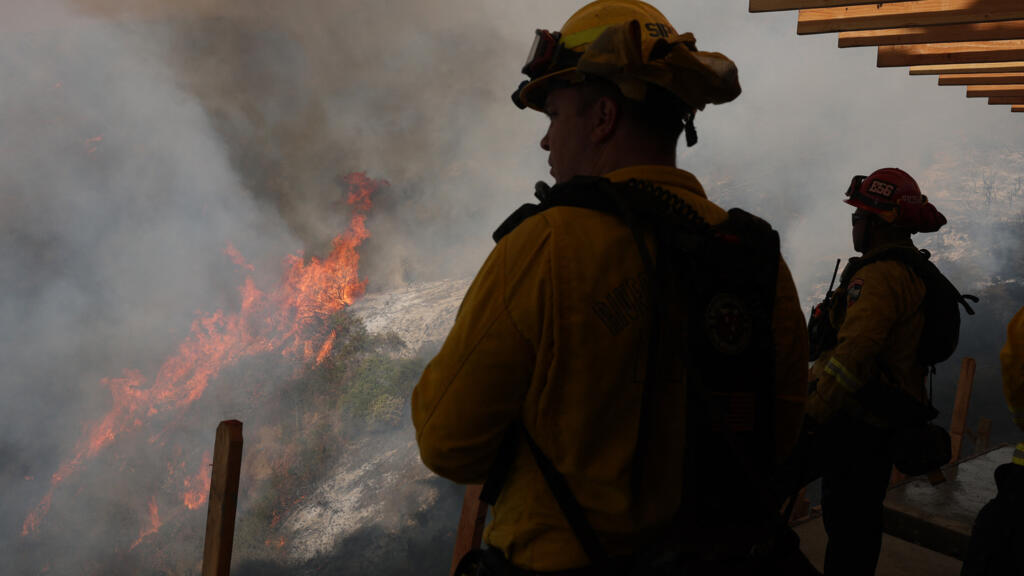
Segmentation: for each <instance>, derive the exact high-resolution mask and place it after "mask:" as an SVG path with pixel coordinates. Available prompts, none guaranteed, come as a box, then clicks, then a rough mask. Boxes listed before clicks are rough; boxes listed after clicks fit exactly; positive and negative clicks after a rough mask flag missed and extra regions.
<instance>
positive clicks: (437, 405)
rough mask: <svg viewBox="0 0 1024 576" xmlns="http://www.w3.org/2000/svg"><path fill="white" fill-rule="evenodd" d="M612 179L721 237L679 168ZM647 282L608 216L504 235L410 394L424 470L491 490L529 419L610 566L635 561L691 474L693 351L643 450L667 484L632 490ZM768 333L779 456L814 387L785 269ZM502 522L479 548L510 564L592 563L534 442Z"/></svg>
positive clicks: (505, 497)
mask: <svg viewBox="0 0 1024 576" xmlns="http://www.w3.org/2000/svg"><path fill="white" fill-rule="evenodd" d="M607 177H608V178H609V179H611V180H613V181H624V180H628V179H631V178H638V179H643V180H647V181H651V182H653V183H655V184H657V185H658V186H661V187H663V188H665V189H667V190H670V191H671V192H673V193H675V194H677V195H678V196H679V197H680V198H682V199H683V200H684V201H685V202H686V203H687V204H689V205H690V206H692V207H693V208H694V209H695V210H696V211H697V212H698V213H699V214H700V216H702V217H703V218H704V219H705V220H707V221H708V222H710V223H712V224H714V223H718V222H721V221H723V220H724V219H725V218H726V212H725V211H724V210H722V209H721V208H719V207H718V206H716V205H715V204H713V203H711V202H710V201H708V200H707V198H706V197H705V195H704V191H703V189H702V188H701V186H700V183H699V182H698V181H697V179H696V178H694V177H693V176H692V175H691V174H689V173H687V172H684V171H682V170H678V169H675V168H670V167H656V166H636V167H631V168H627V169H623V170H619V171H616V172H613V173H611V174H608V175H607ZM645 283H646V277H645V273H644V267H643V264H642V262H641V260H640V258H639V256H638V252H637V248H636V244H635V242H634V240H633V237H632V234H631V232H630V230H629V229H628V228H627V227H626V226H625V225H624V224H622V223H621V222H620V221H619V220H618V219H617V218H615V217H614V216H611V215H608V214H604V213H600V212H597V211H593V210H587V209H583V208H575V207H565V206H562V207H555V208H551V209H548V210H546V211H544V212H543V213H541V214H539V215H536V216H534V217H532V218H529V219H527V220H526V221H525V222H523V223H522V224H521V225H519V227H517V228H516V229H515V230H514V231H513V232H511V233H510V234H508V235H507V236H506V237H505V238H503V239H502V240H501V241H500V242H499V243H498V245H497V246H496V247H495V249H494V251H493V252H492V253H491V255H490V256H489V257H488V259H487V261H486V262H485V263H484V265H483V267H482V268H481V270H480V272H479V273H478V274H477V277H476V279H475V280H474V281H473V284H472V285H471V286H470V288H469V291H468V292H467V294H466V297H465V300H464V301H463V304H462V308H461V310H460V312H459V314H458V317H457V318H456V321H455V325H454V326H453V328H452V330H451V333H450V334H449V336H448V338H447V340H446V341H445V343H444V345H443V347H442V348H441V351H440V352H439V353H438V355H437V356H436V357H435V358H434V359H433V360H432V361H431V362H430V364H429V365H428V366H427V368H426V370H425V371H424V373H423V376H422V378H421V380H420V382H419V384H418V385H417V386H416V389H415V390H414V392H413V397H412V417H413V422H414V424H415V426H416V438H417V441H418V442H419V447H420V454H421V458H422V460H423V462H424V464H426V465H427V466H428V467H429V468H430V469H432V470H434V471H435V472H437V473H438V474H439V475H441V476H444V477H446V478H450V479H452V480H454V481H456V482H460V483H479V482H482V481H484V479H485V478H486V477H487V473H488V471H489V469H490V467H491V464H492V463H493V462H494V460H495V457H496V455H497V452H498V446H499V444H500V443H501V440H502V437H503V435H504V433H505V431H506V429H507V428H508V427H509V425H510V424H512V423H513V422H514V421H515V420H516V419H517V418H521V419H522V421H523V423H524V425H525V427H526V429H527V430H528V431H529V433H530V435H531V436H532V437H533V438H534V439H535V440H536V442H537V444H538V445H539V446H540V448H541V449H542V450H543V451H544V453H545V454H546V455H547V456H548V457H549V458H550V459H551V461H552V462H553V463H554V464H555V466H556V467H557V468H558V470H559V471H560V472H561V473H562V474H563V475H564V476H565V477H566V479H567V481H568V483H569V486H570V488H571V489H572V492H573V494H574V495H575V497H576V499H577V500H578V501H579V502H580V504H581V506H582V507H583V508H584V510H585V511H586V513H587V518H588V520H589V521H590V523H591V525H592V526H593V527H594V529H595V531H596V532H597V533H598V534H599V536H600V537H601V539H602V543H603V544H604V546H605V548H606V550H607V551H608V553H609V554H610V555H620V554H628V553H629V552H631V551H632V550H634V549H635V548H636V546H637V544H638V542H639V540H640V538H641V536H640V533H641V531H642V530H645V529H649V528H651V527H655V526H661V525H664V524H665V523H667V522H668V521H669V520H670V518H671V517H672V515H673V514H674V513H675V511H676V509H677V508H678V505H679V499H680V486H681V483H682V477H683V474H682V468H683V465H682V460H683V448H684V442H685V439H684V437H683V435H684V431H685V418H683V417H681V416H683V415H685V405H684V398H685V387H684V386H683V384H684V381H685V366H684V365H683V357H684V354H676V355H666V356H669V357H667V358H664V360H663V362H664V363H665V364H666V366H665V367H664V369H663V370H662V373H663V374H670V375H674V376H672V377H668V378H666V379H665V380H663V381H659V382H658V383H657V388H658V396H657V397H658V401H657V402H655V403H654V404H653V406H652V411H653V417H654V419H655V423H654V425H653V426H652V430H653V431H654V433H653V434H652V438H653V440H652V442H651V445H650V446H649V447H648V448H647V454H649V455H650V457H649V458H648V459H647V460H648V461H649V462H648V463H649V466H648V467H647V468H648V469H654V470H656V471H657V473H656V474H647V475H646V476H645V484H644V490H643V496H642V497H641V499H642V501H640V502H637V501H635V500H634V493H633V492H632V491H631V489H630V477H631V469H632V460H633V453H634V448H635V446H636V437H637V430H638V428H639V418H640V404H641V403H640V398H641V392H642V383H643V379H644V374H643V372H644V370H645V363H644V358H645V356H646V353H647V349H646V336H647V334H648V332H649V329H648V325H647V321H646V315H645V310H646V298H647V296H646V290H645V288H644V286H645ZM774 323H775V324H774V329H775V345H776V349H777V362H776V382H777V383H778V385H777V390H776V392H777V396H776V397H777V418H776V425H777V436H776V437H777V438H778V439H779V443H778V444H779V446H778V450H777V452H778V454H777V457H778V458H781V457H782V455H784V454H785V453H787V452H788V451H789V449H790V447H791V446H792V445H793V444H794V443H795V439H796V437H797V433H798V429H799V426H800V422H801V419H802V417H803V401H804V399H805V390H806V377H807V333H806V327H805V324H804V318H803V314H802V312H801V310H800V304H799V301H798V299H797V294H796V288H795V287H794V285H793V280H792V277H791V275H790V273H789V270H788V269H787V267H786V266H785V264H784V263H781V262H780V266H779V276H778V288H777V297H776V305H775V312H774ZM668 346H671V343H670V344H668ZM668 349H672V348H671V347H669V348H668ZM493 512H494V520H493V522H492V523H491V524H490V526H488V528H487V532H486V535H485V539H486V541H487V542H488V544H490V545H491V546H495V547H498V548H501V549H502V550H504V551H505V552H506V553H507V554H508V556H509V558H510V560H511V561H512V562H513V563H514V564H516V565H518V566H520V567H523V568H528V569H532V570H538V571H555V570H567V569H571V568H575V567H580V566H584V565H586V564H588V560H587V557H586V555H585V554H584V552H583V550H582V549H581V547H580V545H579V544H578V542H577V540H576V537H575V536H574V535H573V533H572V531H571V530H570V528H569V526H568V524H567V522H566V520H565V518H564V517H563V515H562V512H561V511H560V510H559V508H558V505H557V503H556V502H555V500H554V498H553V497H552V495H551V493H550V491H549V489H548V486H547V485H546V484H545V481H544V479H543V477H542V476H541V474H540V471H539V469H538V467H537V465H536V463H535V461H534V459H533V457H532V455H531V454H530V452H529V449H528V448H527V447H526V445H525V443H521V445H520V447H519V453H518V456H517V459H516V460H515V462H514V463H513V465H512V468H511V470H510V472H509V475H508V478H507V479H506V481H505V484H504V487H503V488H502V492H501V495H500V497H499V499H498V501H497V504H496V505H495V508H494V511H493ZM451 521H452V522H455V518H452V519H451Z"/></svg>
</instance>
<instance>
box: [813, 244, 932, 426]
mask: <svg viewBox="0 0 1024 576" xmlns="http://www.w3.org/2000/svg"><path fill="white" fill-rule="evenodd" d="M906 245H908V246H912V244H910V242H909V241H907V242H906ZM890 247H891V246H882V247H879V248H877V249H875V250H872V251H871V252H869V253H867V254H865V255H864V257H865V258H868V257H870V256H872V255H874V254H877V253H878V252H881V251H882V250H885V249H887V248H890ZM924 293H925V285H924V282H923V281H922V280H921V279H920V278H918V277H917V275H916V274H914V272H913V271H911V270H910V268H909V267H907V266H906V265H905V264H903V263H901V262H897V261H894V260H882V261H878V262H873V263H871V264H868V265H866V266H864V267H863V268H861V269H860V270H858V271H857V272H856V273H855V274H854V277H853V278H851V279H850V281H849V283H848V285H847V286H845V288H844V289H841V290H839V291H837V292H836V296H835V298H836V299H837V300H838V299H845V302H846V310H845V314H844V313H842V312H840V313H839V314H837V315H836V316H834V317H833V318H832V322H833V324H834V325H836V326H837V327H838V336H837V343H836V346H835V348H833V349H832V350H827V351H825V352H824V353H822V355H821V356H820V357H819V358H818V360H817V361H816V362H815V364H814V366H813V367H812V369H811V375H812V379H817V381H818V382H817V387H816V389H815V391H814V392H812V393H811V395H810V397H809V398H808V399H807V413H808V414H809V415H810V416H811V417H812V418H814V419H815V420H816V421H818V422H819V423H822V422H825V421H827V420H829V419H830V418H831V417H832V416H833V415H834V414H836V413H843V414H845V415H847V416H852V417H854V418H858V419H863V420H865V421H867V422H869V423H871V424H875V425H880V426H884V425H887V424H889V422H887V421H885V420H883V419H880V417H879V416H878V415H877V414H874V413H873V412H872V411H871V409H870V407H868V406H864V404H863V403H862V402H861V398H860V395H859V393H860V392H861V391H862V390H863V389H864V388H865V387H866V386H876V385H881V386H893V387H896V388H899V389H901V390H903V391H904V392H906V393H907V394H909V395H910V396H911V397H912V398H913V399H915V400H918V401H920V402H927V393H926V391H925V378H926V375H927V369H926V368H925V367H924V366H923V365H921V364H920V363H919V362H918V360H917V345H918V341H919V340H920V339H921V332H922V330H923V329H924V313H923V309H922V308H923V303H924ZM838 309H839V310H841V309H842V307H839V308H838Z"/></svg>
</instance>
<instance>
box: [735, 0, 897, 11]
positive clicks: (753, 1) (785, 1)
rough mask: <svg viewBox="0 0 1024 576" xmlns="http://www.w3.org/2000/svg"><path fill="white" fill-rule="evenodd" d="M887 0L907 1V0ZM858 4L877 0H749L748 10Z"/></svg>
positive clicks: (876, 2) (872, 2) (876, 0)
mask: <svg viewBox="0 0 1024 576" xmlns="http://www.w3.org/2000/svg"><path fill="white" fill-rule="evenodd" d="M887 1H890V2H907V1H909V0H887ZM859 4H878V0H750V11H751V12H778V11H782V10H800V9H803V8H832V7H835V6H856V5H859Z"/></svg>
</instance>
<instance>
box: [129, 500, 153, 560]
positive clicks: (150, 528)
mask: <svg viewBox="0 0 1024 576" xmlns="http://www.w3.org/2000/svg"><path fill="white" fill-rule="evenodd" d="M158 530H160V510H159V509H158V508H157V506H156V498H155V497H154V498H150V499H149V526H147V527H145V528H143V529H142V532H141V533H140V534H139V537H138V539H136V540H135V542H133V543H132V546H131V548H129V550H134V549H135V547H136V546H138V545H139V544H141V543H142V539H143V538H145V537H146V536H149V535H150V534H156V533H157V531H158Z"/></svg>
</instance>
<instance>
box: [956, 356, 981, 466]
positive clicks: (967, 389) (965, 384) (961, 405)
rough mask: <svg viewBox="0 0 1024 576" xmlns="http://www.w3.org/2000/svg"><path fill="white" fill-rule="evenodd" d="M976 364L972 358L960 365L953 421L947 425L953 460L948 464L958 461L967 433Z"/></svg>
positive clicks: (965, 359) (966, 359)
mask: <svg viewBox="0 0 1024 576" xmlns="http://www.w3.org/2000/svg"><path fill="white" fill-rule="evenodd" d="M976 367H977V363H976V362H975V361H974V358H964V360H963V362H961V363H960V379H959V380H958V381H957V384H956V400H955V401H954V402H953V420H952V421H951V422H950V425H949V436H950V442H951V443H952V446H951V448H952V451H953V458H952V459H951V460H950V462H957V461H958V460H960V452H961V449H962V448H963V443H964V435H965V434H966V433H967V411H968V410H969V409H970V407H971V389H972V388H973V387H974V370H975V368H976Z"/></svg>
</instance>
